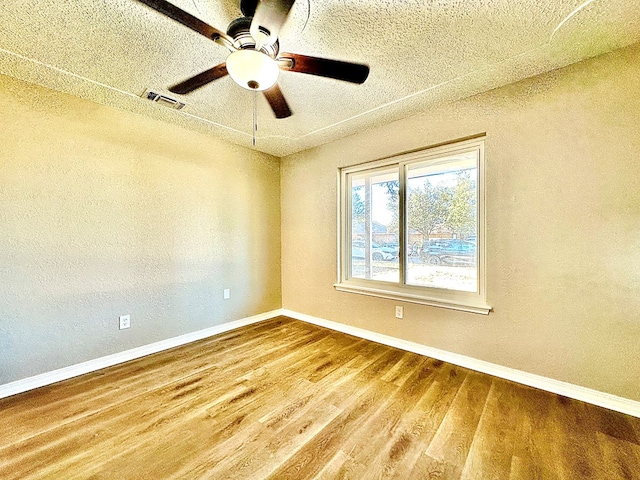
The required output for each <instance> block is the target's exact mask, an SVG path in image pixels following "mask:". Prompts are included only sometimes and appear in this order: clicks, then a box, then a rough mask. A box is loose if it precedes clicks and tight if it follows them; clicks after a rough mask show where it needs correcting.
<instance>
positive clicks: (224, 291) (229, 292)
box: [222, 288, 231, 300]
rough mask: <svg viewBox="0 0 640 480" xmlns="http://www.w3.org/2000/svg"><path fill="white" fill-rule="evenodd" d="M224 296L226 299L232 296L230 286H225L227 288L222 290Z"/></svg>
mask: <svg viewBox="0 0 640 480" xmlns="http://www.w3.org/2000/svg"><path fill="white" fill-rule="evenodd" d="M222 298H223V299H224V300H229V298H231V290H229V289H228V288H225V289H224V290H223V291H222Z"/></svg>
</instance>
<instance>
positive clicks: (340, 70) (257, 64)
mask: <svg viewBox="0 0 640 480" xmlns="http://www.w3.org/2000/svg"><path fill="white" fill-rule="evenodd" d="M139 1H140V2H142V3H144V4H146V5H148V6H149V7H151V8H153V9H154V10H156V11H158V12H160V13H162V14H164V15H166V16H167V17H170V18H172V19H173V20H175V21H177V22H179V23H181V24H182V25H184V26H186V27H189V28H190V29H192V30H194V31H196V32H198V33H200V34H201V35H204V36H205V37H207V38H209V39H211V40H213V41H214V42H216V43H218V44H220V45H222V46H224V47H225V48H227V49H228V50H229V51H230V52H231V53H230V54H229V56H228V57H227V60H226V61H225V62H224V63H221V64H220V65H216V66H215V67H213V68H210V69H209V70H205V71H204V72H202V73H199V74H197V75H195V76H193V77H191V78H188V79H187V80H185V81H183V82H180V83H178V84H176V85H173V86H172V87H170V88H169V91H171V92H173V93H177V94H182V95H184V94H187V93H190V92H192V91H194V90H196V89H198V88H200V87H202V86H204V85H207V84H208V83H211V82H213V81H215V80H217V79H219V78H222V77H224V76H226V75H229V76H230V77H231V78H232V79H233V81H234V82H236V83H237V84H238V85H240V86H241V87H243V88H246V89H248V90H253V91H261V92H263V94H264V96H265V98H266V100H267V102H268V103H269V105H270V106H271V109H272V110H273V113H274V114H275V116H276V118H287V117H289V116H291V114H292V112H291V109H290V108H289V105H288V104H287V101H286V100H285V98H284V95H283V94H282V91H281V90H280V87H278V84H277V83H276V82H277V80H278V74H279V71H280V70H285V71H287V70H288V71H291V72H298V73H307V74H310V75H318V76H321V77H328V78H334V79H337V80H343V81H346V82H351V83H364V81H365V80H366V79H367V76H368V75H369V67H368V66H367V65H363V64H359V63H351V62H344V61H340V60H331V59H327V58H319V57H310V56H307V55H300V54H297V53H286V52H282V53H281V52H280V51H279V42H278V33H279V32H280V28H281V27H282V25H283V24H284V22H285V21H286V19H287V16H288V15H289V12H290V10H291V8H292V7H293V4H294V2H295V0H241V1H240V10H241V12H242V16H241V17H239V18H236V19H235V20H233V21H232V22H231V23H230V24H229V26H228V27H227V31H226V33H225V32H222V31H220V30H218V29H216V28H214V27H212V26H211V25H208V24H207V23H205V22H203V21H202V20H200V19H198V18H196V17H194V16H193V15H191V14H190V13H187V12H185V11H184V10H182V9H180V8H178V7H176V6H175V5H173V4H172V3H169V2H168V1H166V0H139Z"/></svg>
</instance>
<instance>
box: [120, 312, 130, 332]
mask: <svg viewBox="0 0 640 480" xmlns="http://www.w3.org/2000/svg"><path fill="white" fill-rule="evenodd" d="M119 318H120V330H124V329H125V328H130V327H131V315H120V317H119Z"/></svg>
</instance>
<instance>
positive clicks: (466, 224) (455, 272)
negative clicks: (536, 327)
mask: <svg viewBox="0 0 640 480" xmlns="http://www.w3.org/2000/svg"><path fill="white" fill-rule="evenodd" d="M483 179H484V138H477V139H473V140H467V141H464V142H458V143H455V144H450V145H446V146H442V147H436V148H432V149H427V150H423V151H420V152H414V153H410V154H406V155H401V156H398V157H393V158H390V159H386V160H381V161H378V162H373V163H369V164H365V165H358V166H355V167H348V168H343V169H341V171H340V197H341V198H340V228H339V232H340V233H339V235H340V238H339V242H340V243H339V245H340V248H339V252H340V253H339V259H338V276H339V279H338V283H337V284H336V285H335V287H336V289H338V290H340V291H346V292H353V293H361V294H366V295H374V296H380V297H385V298H392V299H397V300H405V301H410V302H415V303H422V304H427V305H435V306H441V307H448V308H453V309H458V310H465V311H470V312H476V313H485V314H486V313H488V312H489V310H490V309H491V308H490V307H489V306H487V305H486V300H485V286H484V283H485V282H484V186H483Z"/></svg>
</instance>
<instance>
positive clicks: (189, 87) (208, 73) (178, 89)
mask: <svg viewBox="0 0 640 480" xmlns="http://www.w3.org/2000/svg"><path fill="white" fill-rule="evenodd" d="M228 73H229V72H227V64H226V63H221V64H220V65H216V66H215V67H213V68H210V69H209V70H205V71H204V72H202V73H199V74H198V75H195V76H193V77H191V78H188V79H187V80H185V81H184V82H180V83H178V84H176V85H174V86H173V87H169V91H170V92H172V93H178V94H180V95H184V94H185V93H191V92H193V91H194V90H196V89H198V88H200V87H202V86H204V85H206V84H207V83H210V82H213V81H214V80H217V79H218V78H221V77H224V76H225V75H227V74H228Z"/></svg>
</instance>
